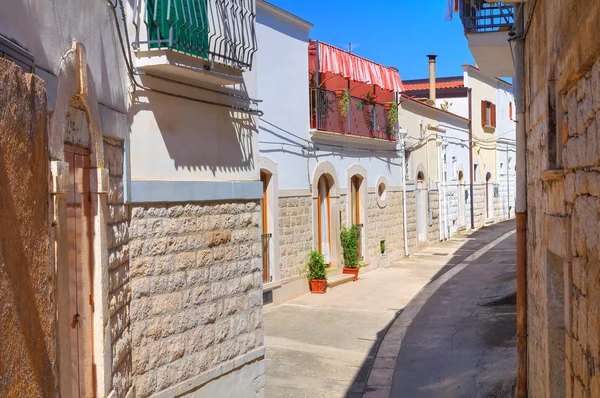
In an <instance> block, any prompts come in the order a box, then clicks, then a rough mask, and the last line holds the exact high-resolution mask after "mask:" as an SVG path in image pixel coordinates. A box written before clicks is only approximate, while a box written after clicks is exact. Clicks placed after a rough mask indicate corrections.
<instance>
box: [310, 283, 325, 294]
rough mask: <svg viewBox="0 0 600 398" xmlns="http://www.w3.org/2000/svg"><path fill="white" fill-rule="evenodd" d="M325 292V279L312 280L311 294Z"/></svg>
mask: <svg viewBox="0 0 600 398" xmlns="http://www.w3.org/2000/svg"><path fill="white" fill-rule="evenodd" d="M326 290H327V279H313V280H311V281H310V291H311V293H320V294H323V293H325V291H326Z"/></svg>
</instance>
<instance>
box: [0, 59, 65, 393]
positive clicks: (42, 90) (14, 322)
mask: <svg viewBox="0 0 600 398" xmlns="http://www.w3.org/2000/svg"><path fill="white" fill-rule="evenodd" d="M0 87H1V89H0V319H1V321H0V322H1V324H2V327H0V396H2V397H22V396H26V397H52V396H55V394H56V390H55V388H56V385H57V374H56V365H57V364H56V352H55V347H56V345H55V340H54V336H55V326H54V315H55V303H54V292H53V286H54V284H53V282H52V281H53V276H54V270H53V266H52V264H53V261H52V257H51V252H50V222H49V220H50V215H49V214H48V212H49V211H48V209H49V207H48V197H49V195H48V153H47V138H46V87H45V85H44V82H43V80H41V79H40V78H39V77H37V76H34V75H31V74H24V73H23V72H22V71H21V69H20V68H19V67H18V66H16V65H15V64H14V63H12V62H9V61H7V60H4V59H0Z"/></svg>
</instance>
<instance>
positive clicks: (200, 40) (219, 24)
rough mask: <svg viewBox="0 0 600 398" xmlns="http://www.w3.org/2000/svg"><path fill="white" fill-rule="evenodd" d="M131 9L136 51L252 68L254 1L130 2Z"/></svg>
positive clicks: (149, 0)
mask: <svg viewBox="0 0 600 398" xmlns="http://www.w3.org/2000/svg"><path fill="white" fill-rule="evenodd" d="M133 9H134V17H133V23H134V25H135V26H136V28H137V30H138V31H137V32H136V38H137V39H136V41H134V43H133V46H134V48H136V49H140V48H142V47H143V46H146V48H147V49H172V50H177V51H180V52H182V53H185V54H188V55H193V56H197V57H200V58H204V59H207V60H211V61H213V62H217V63H220V64H224V65H228V66H231V67H235V68H247V69H250V68H251V66H252V59H253V57H254V54H255V53H256V51H257V50H258V45H257V42H256V28H255V22H256V5H255V0H134V8H133ZM139 21H141V23H139ZM142 24H143V26H142ZM144 28H145V32H140V29H144ZM144 33H145V35H144ZM144 36H145V38H144Z"/></svg>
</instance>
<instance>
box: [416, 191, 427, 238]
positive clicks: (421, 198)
mask: <svg viewBox="0 0 600 398" xmlns="http://www.w3.org/2000/svg"><path fill="white" fill-rule="evenodd" d="M417 233H418V238H419V242H426V241H427V190H426V189H425V187H424V184H423V181H417Z"/></svg>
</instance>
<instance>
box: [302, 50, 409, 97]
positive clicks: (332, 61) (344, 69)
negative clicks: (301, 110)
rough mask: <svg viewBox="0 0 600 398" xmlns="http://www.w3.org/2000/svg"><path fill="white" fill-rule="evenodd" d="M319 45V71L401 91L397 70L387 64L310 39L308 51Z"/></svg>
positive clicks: (389, 89) (385, 88) (402, 88)
mask: <svg viewBox="0 0 600 398" xmlns="http://www.w3.org/2000/svg"><path fill="white" fill-rule="evenodd" d="M317 45H318V46H319V72H327V73H334V74H337V75H342V76H343V77H345V78H347V79H350V80H354V81H357V82H361V83H366V84H375V85H377V86H379V87H381V88H382V89H384V90H388V91H394V92H398V93H399V92H402V91H404V87H403V86H402V80H401V79H400V75H398V72H397V71H396V70H395V69H393V68H389V67H387V66H383V65H380V64H378V63H375V62H372V61H369V60H368V59H365V58H362V57H359V56H358V55H354V54H351V53H349V52H347V51H344V50H342V49H340V48H337V47H334V46H331V45H329V44H325V43H322V42H320V41H311V43H310V47H309V51H310V50H312V51H313V52H314V51H315V50H316V46H317Z"/></svg>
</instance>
